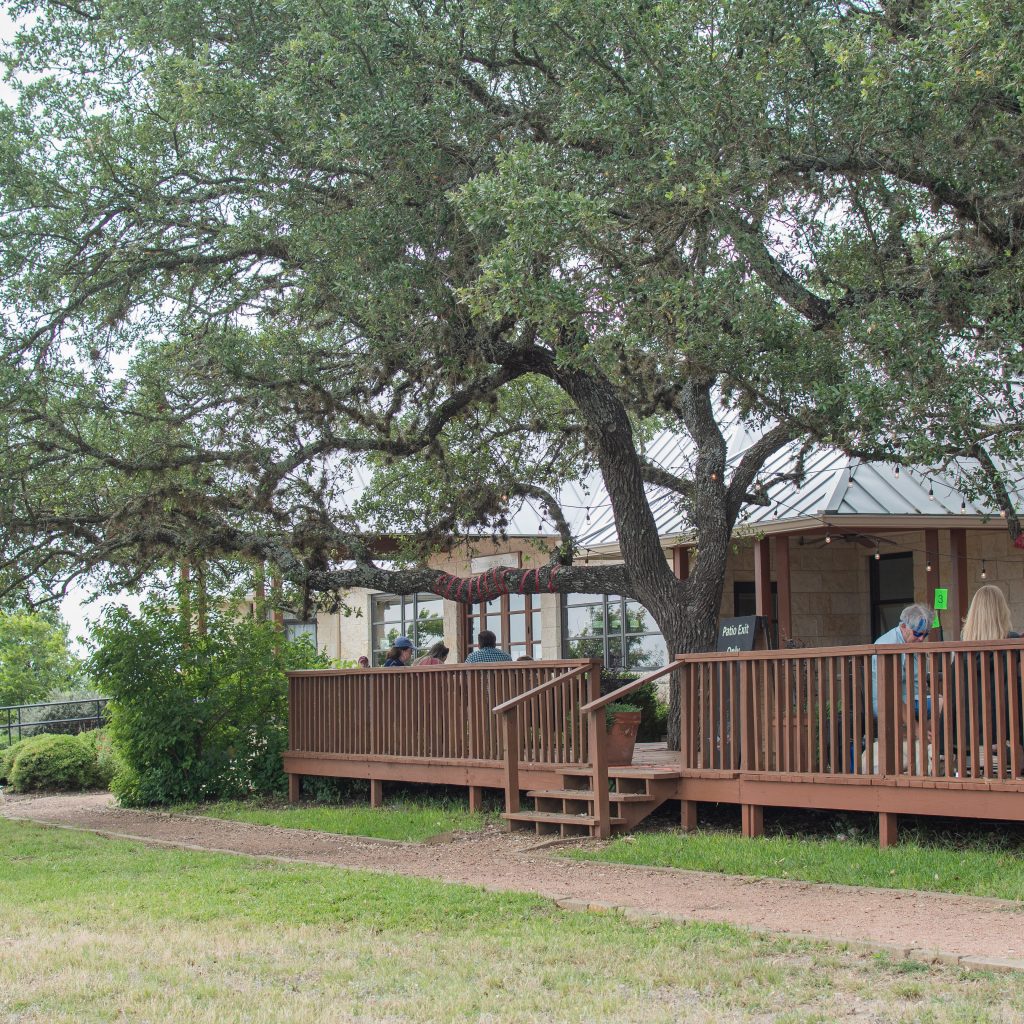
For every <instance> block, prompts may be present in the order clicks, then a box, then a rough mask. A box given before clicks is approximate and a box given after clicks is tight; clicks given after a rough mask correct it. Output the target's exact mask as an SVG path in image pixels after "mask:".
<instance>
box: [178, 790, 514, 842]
mask: <svg viewBox="0 0 1024 1024" xmlns="http://www.w3.org/2000/svg"><path fill="white" fill-rule="evenodd" d="M176 810H178V811H187V812H188V813H190V814H202V815H205V816H207V817H210V818H228V819H230V820H231V821H246V822H249V823H250V824H253V825H277V826H279V827H281V828H302V829H313V830H314V831H317V832H335V833H337V834H339V835H345V836H371V837H373V838H375V839H402V840H405V841H406V842H420V841H422V840H424V839H429V838H430V837H431V836H436V835H438V834H440V833H442V832H476V831H479V830H480V829H482V828H483V827H484V826H485V825H486V824H487V823H488V822H493V821H500V818H499V816H498V815H497V814H470V813H469V811H468V810H466V808H465V806H460V805H459V804H457V803H455V802H453V801H448V800H436V799H429V798H421V799H417V800H408V799H398V800H393V801H389V802H388V803H387V805H386V806H385V807H381V808H372V807H368V806H366V804H365V803H364V804H353V805H352V806H340V807H336V806H319V805H314V804H298V805H295V806H292V805H290V804H274V803H266V802H263V803H261V802H257V801H222V802H220V803H214V804H200V805H198V806H195V805H191V806H187V807H178V808H176Z"/></svg>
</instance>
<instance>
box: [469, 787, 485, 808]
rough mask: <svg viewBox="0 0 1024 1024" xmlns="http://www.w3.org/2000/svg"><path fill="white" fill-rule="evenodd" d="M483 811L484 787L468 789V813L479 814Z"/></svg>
mask: <svg viewBox="0 0 1024 1024" xmlns="http://www.w3.org/2000/svg"><path fill="white" fill-rule="evenodd" d="M483 809H484V787H483V786H470V787H469V813H470V814H479V813H480V811H482V810H483Z"/></svg>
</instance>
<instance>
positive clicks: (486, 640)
mask: <svg viewBox="0 0 1024 1024" xmlns="http://www.w3.org/2000/svg"><path fill="white" fill-rule="evenodd" d="M476 642H477V645H478V646H477V649H476V650H475V651H471V652H470V654H469V657H468V658H467V659H466V664H467V665H475V664H477V663H478V662H481V661H511V660H512V655H511V654H508V653H506V652H505V651H503V650H501V649H500V648H499V647H498V646H497V644H498V638H497V637H496V636H495V635H494V634H493V633H492V632H491V631H490V630H489V629H481V630H480V632H479V633H477V636H476Z"/></svg>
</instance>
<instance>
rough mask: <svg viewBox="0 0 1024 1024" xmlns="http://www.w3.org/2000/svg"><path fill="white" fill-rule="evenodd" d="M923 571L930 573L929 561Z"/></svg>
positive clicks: (930, 564) (930, 565)
mask: <svg viewBox="0 0 1024 1024" xmlns="http://www.w3.org/2000/svg"><path fill="white" fill-rule="evenodd" d="M924 571H925V572H931V571H932V563H931V559H929V560H928V564H927V565H926V566H925V567H924Z"/></svg>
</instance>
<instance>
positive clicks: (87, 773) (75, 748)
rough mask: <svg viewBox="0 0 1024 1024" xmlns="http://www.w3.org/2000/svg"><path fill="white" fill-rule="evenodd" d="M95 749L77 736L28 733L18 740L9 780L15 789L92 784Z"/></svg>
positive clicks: (21, 791)
mask: <svg viewBox="0 0 1024 1024" xmlns="http://www.w3.org/2000/svg"><path fill="white" fill-rule="evenodd" d="M95 779H96V750H95V748H94V747H92V746H91V744H89V743H83V742H82V737H79V736H53V735H42V736H30V737H29V738H28V739H26V740H23V741H22V742H21V743H19V744H18V747H17V751H16V754H15V756H14V760H13V763H12V765H11V770H10V777H9V780H8V781H9V782H10V786H11V789H12V790H14V791H15V792H17V793H27V792H30V791H31V790H38V789H88V788H89V787H90V786H93V785H95Z"/></svg>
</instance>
